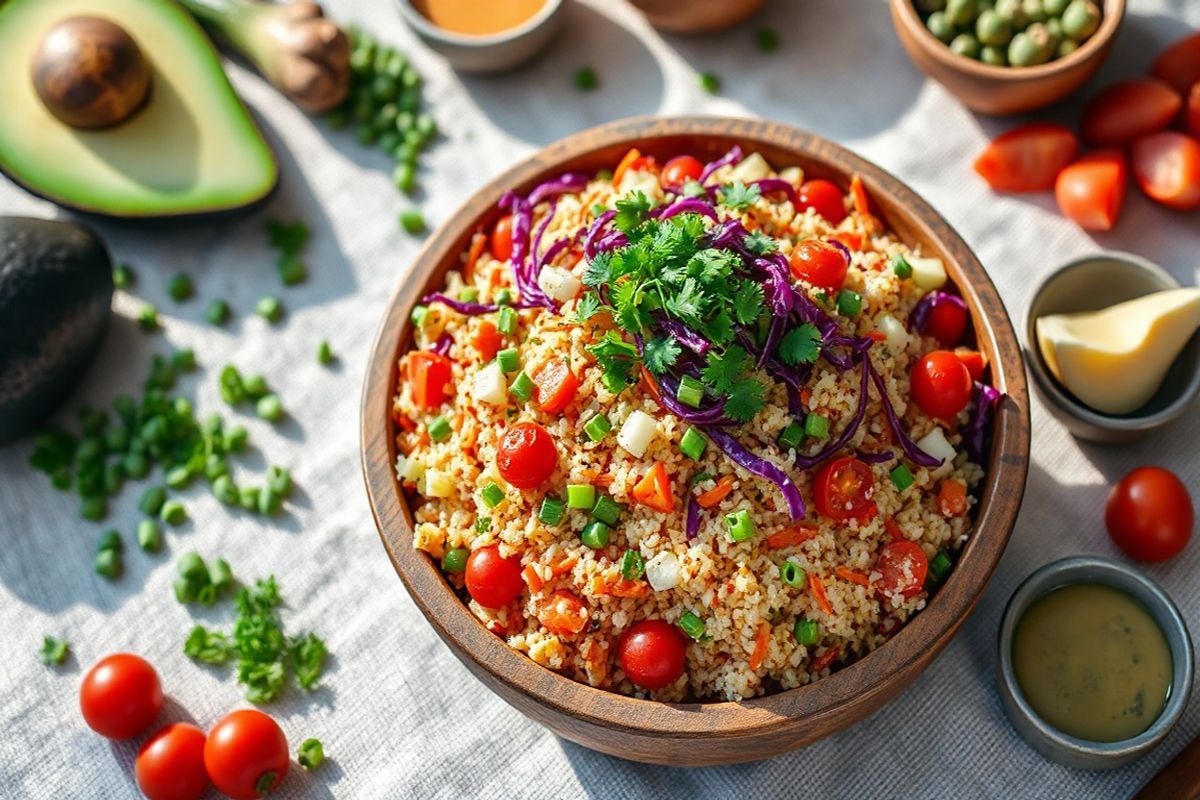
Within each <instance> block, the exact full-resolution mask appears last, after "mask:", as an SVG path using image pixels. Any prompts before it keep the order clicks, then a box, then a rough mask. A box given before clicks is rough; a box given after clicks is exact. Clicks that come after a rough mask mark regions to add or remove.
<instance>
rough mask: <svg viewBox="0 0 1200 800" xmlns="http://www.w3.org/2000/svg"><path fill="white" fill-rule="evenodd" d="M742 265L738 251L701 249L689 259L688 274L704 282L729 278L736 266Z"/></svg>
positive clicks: (709, 282)
mask: <svg viewBox="0 0 1200 800" xmlns="http://www.w3.org/2000/svg"><path fill="white" fill-rule="evenodd" d="M740 265H741V259H740V258H739V257H738V254H737V253H734V252H732V251H730V250H717V249H709V250H701V251H700V252H699V253H696V255H694V256H692V257H691V259H690V260H689V261H688V274H689V275H691V276H692V277H694V278H696V279H697V280H699V281H700V282H702V283H705V284H711V283H716V282H718V281H724V280H728V278H729V276H730V275H732V274H733V270H734V267H737V266H740Z"/></svg>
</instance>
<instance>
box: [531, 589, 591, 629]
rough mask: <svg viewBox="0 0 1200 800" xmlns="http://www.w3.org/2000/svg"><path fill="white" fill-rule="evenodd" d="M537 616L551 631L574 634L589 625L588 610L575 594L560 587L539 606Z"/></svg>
mask: <svg viewBox="0 0 1200 800" xmlns="http://www.w3.org/2000/svg"><path fill="white" fill-rule="evenodd" d="M537 618H538V622H540V623H542V625H543V626H545V628H546V630H548V631H550V632H551V633H553V634H556V635H559V636H572V635H574V634H576V633H579V632H580V631H581V630H583V629H584V627H586V626H587V623H588V610H587V606H585V605H584V604H583V601H581V600H580V599H579V598H578V597H576V596H575V595H574V594H572V593H571V592H569V591H567V590H566V589H559V590H558V591H556V592H555V593H554V594H552V595H550V597H549V598H548V599H547V600H546V602H544V603H542V605H541V606H540V607H539V608H538V612H537Z"/></svg>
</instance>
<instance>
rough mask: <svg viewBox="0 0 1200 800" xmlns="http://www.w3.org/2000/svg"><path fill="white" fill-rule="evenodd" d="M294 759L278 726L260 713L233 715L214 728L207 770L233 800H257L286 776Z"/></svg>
mask: <svg viewBox="0 0 1200 800" xmlns="http://www.w3.org/2000/svg"><path fill="white" fill-rule="evenodd" d="M290 763H291V757H290V755H289V754H288V744H287V737H285V736H284V735H283V731H282V730H281V729H280V727H279V724H278V723H277V722H275V720H273V719H271V718H270V717H269V716H267V715H266V714H264V713H263V712H261V711H258V710H256V709H253V708H245V709H242V710H241V711H234V712H233V713H232V714H229V715H228V716H226V717H224V718H223V719H222V720H221V721H220V722H218V723H217V724H216V725H214V726H213V729H212V730H211V731H209V733H208V741H207V742H205V744H204V767H205V769H207V770H208V777H209V778H211V779H212V782H213V783H214V784H215V785H216V787H217V789H219V790H220V791H222V792H224V793H225V794H227V795H229V796H230V797H232V798H233V799H234V800H255V798H258V797H262V796H263V795H265V794H267V793H269V792H271V791H272V790H274V789H275V788H276V787H278V786H279V784H280V783H282V782H283V776H284V775H287V771H288V765H289V764H290Z"/></svg>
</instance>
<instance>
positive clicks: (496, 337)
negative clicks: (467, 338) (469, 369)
mask: <svg viewBox="0 0 1200 800" xmlns="http://www.w3.org/2000/svg"><path fill="white" fill-rule="evenodd" d="M472 344H474V345H475V349H476V350H478V351H479V355H481V356H482V357H483V360H484V362H488V361H491V360H492V359H493V358H495V357H496V353H498V352H500V345H502V344H504V339H503V338H501V336H500V331H498V330H496V326H495V325H494V324H492V323H491V322H490V321H489V320H486V319H485V320H483V321H482V322H480V323H479V329H478V330H477V331H476V332H475V338H474V340H473V342H472Z"/></svg>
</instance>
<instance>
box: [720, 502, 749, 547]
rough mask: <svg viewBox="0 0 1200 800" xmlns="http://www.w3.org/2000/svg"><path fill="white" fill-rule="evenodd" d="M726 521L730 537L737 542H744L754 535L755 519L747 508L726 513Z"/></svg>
mask: <svg viewBox="0 0 1200 800" xmlns="http://www.w3.org/2000/svg"><path fill="white" fill-rule="evenodd" d="M725 523H726V524H727V525H729V538H730V539H732V540H733V541H735V542H744V541H746V540H747V539H750V538H752V537H753V536H754V533H755V528H754V520H752V519H751V518H750V512H749V511H747V510H746V509H742V510H741V511H735V512H733V513H732V514H726V515H725Z"/></svg>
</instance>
